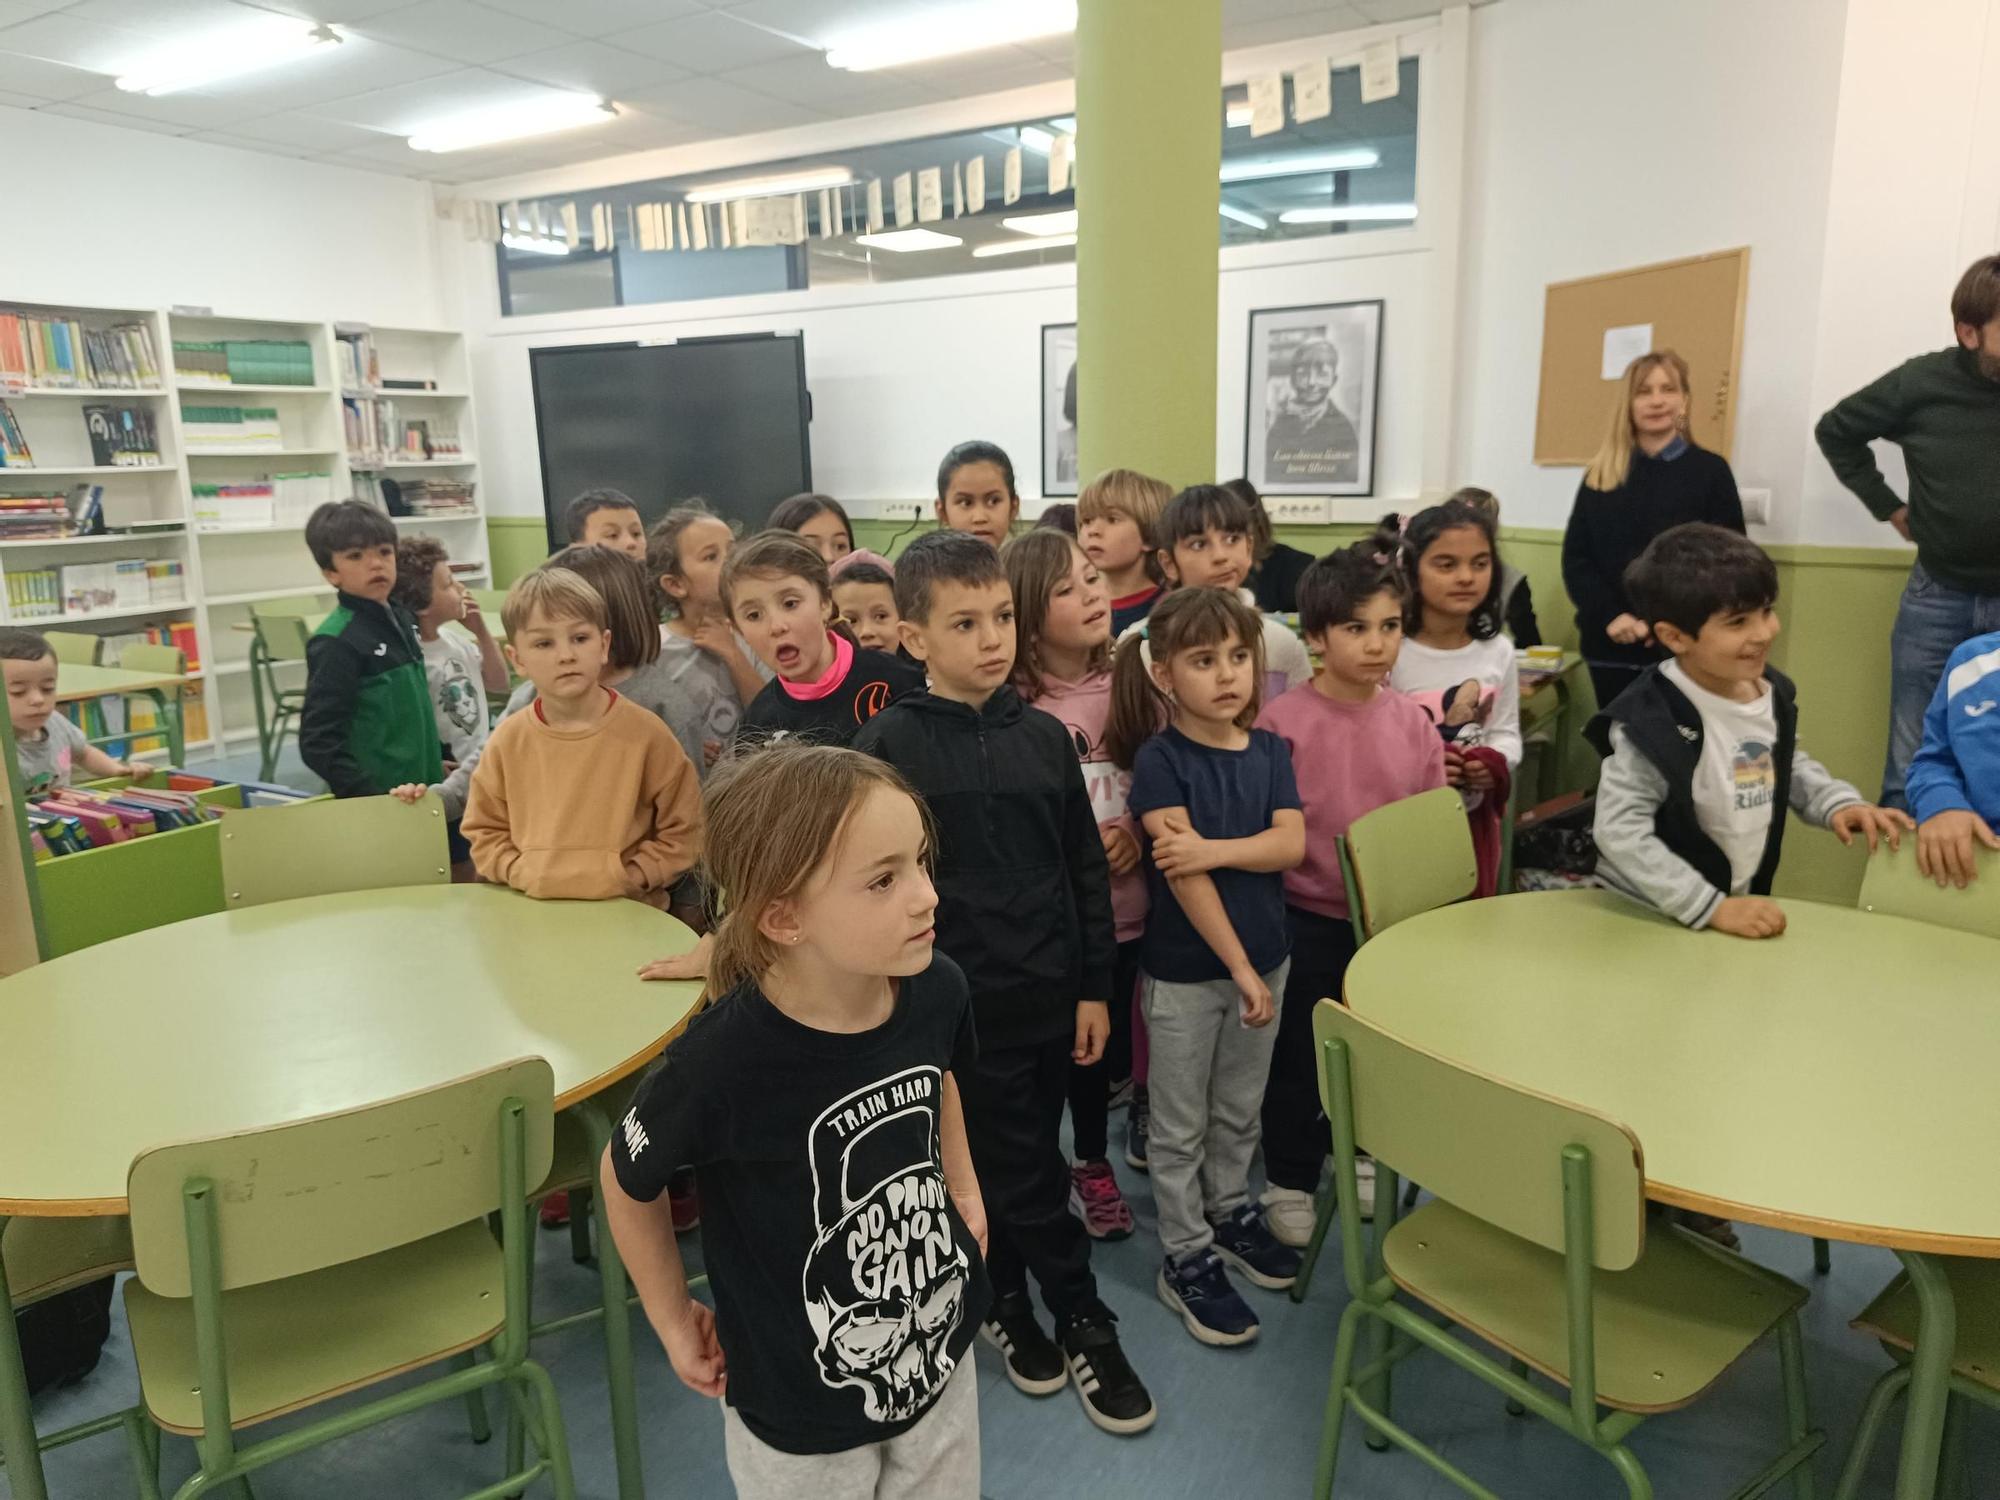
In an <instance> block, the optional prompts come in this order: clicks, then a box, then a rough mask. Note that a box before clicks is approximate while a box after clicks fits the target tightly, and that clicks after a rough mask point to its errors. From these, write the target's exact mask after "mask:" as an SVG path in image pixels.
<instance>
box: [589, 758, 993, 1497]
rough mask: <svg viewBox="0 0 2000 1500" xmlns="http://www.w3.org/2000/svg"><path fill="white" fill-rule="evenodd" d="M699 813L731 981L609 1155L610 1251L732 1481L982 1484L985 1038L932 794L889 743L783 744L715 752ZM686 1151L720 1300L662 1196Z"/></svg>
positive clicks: (747, 1487)
mask: <svg viewBox="0 0 2000 1500" xmlns="http://www.w3.org/2000/svg"><path fill="white" fill-rule="evenodd" d="M704 815H705V819H706V822H707V825H708V827H709V828H710V829H711V830H713V833H714V837H713V838H712V839H711V840H710V842H709V855H708V860H707V871H708V874H709V878H710V883H711V884H712V885H713V886H714V887H715V888H716V889H717V890H722V891H727V892H728V893H729V907H728V911H727V913H726V914H725V915H724V917H723V919H722V925H721V927H720V929H719V930H718V933H717V941H716V943H715V947H714V957H713V961H712V963H711V965H710V967H709V969H708V984H709V990H710V992H711V993H713V994H717V995H719V996H721V998H720V999H719V1000H717V1001H716V1002H715V1003H714V1004H712V1005H710V1006H709V1007H708V1008H707V1009H706V1010H705V1011H703V1012H701V1013H700V1014H699V1015H697V1016H696V1017H695V1018H694V1019H693V1020H692V1021H691V1022H690V1023H689V1024H688V1028H687V1031H686V1033H685V1034H684V1035H682V1036H681V1037H680V1038H679V1039H678V1040H676V1041H675V1042H674V1043H673V1044H672V1045H670V1046H669V1047H668V1048H667V1050H666V1053H665V1054H664V1056H662V1058H661V1059H660V1062H659V1065H658V1066H657V1067H656V1068H655V1069H654V1070H653V1073H652V1076H651V1077H650V1078H649V1079H648V1080H647V1081H646V1083H645V1085H644V1087H643V1088H641V1090H640V1092H639V1096H638V1099H637V1101H636V1102H635V1103H634V1104H633V1106H632V1109H631V1111H630V1113H628V1114H627V1115H626V1116H625V1119H624V1122H623V1125H622V1128H621V1129H620V1130H619V1131H618V1132H616V1133H615V1134H614V1135H613V1137H612V1140H611V1144H610V1145H609V1147H607V1148H606V1150H605V1153H604V1159H603V1170H602V1172H601V1173H600V1174H599V1175H600V1179H601V1181H602V1183H603V1191H604V1209H605V1215H606V1217H607V1219H608V1220H609V1222H610V1225H611V1232H612V1235H613V1238H614V1239H615V1240H616V1241H617V1244H618V1250H619V1254H620V1255H621V1257H622V1258H623V1259H624V1261H625V1267H626V1270H627V1271H628V1272H629V1273H630V1274H631V1277H632V1282H633V1285H634V1286H636V1287H637V1288H638V1291H639V1296H640V1300H641V1301H642V1302H643V1303H644V1305H645V1309H646V1315H647V1317H648V1318H649V1319H650V1320H651V1321H652V1325H653V1329H654V1331H655V1332H656V1333H657V1334H658V1335H659V1339H660V1342H661V1344H662V1345H663V1346H665V1348H666V1351H667V1358H668V1359H669V1361H670V1362H671V1363H672V1365H673V1367H674V1373H675V1374H677V1375H679V1376H680V1378H681V1380H682V1382H683V1383H684V1384H686V1385H687V1386H688V1387H689V1388H690V1389H692V1390H694V1391H695V1392H697V1393H698V1394H700V1395H703V1396H712V1397H713V1396H720V1397H722V1398H723V1400H724V1403H725V1404H724V1406H723V1418H722V1420H723V1441H724V1446H725V1449H726V1451H727V1455H728V1463H729V1476H730V1478H731V1479H732V1480H733V1481H735V1486H736V1494H737V1495H738V1497H740V1500H795V1497H798V1496H802V1495H812V1496H814V1497H816V1500H885V1497H896V1500H918V1497H922V1500H930V1497H937V1500H978V1496H979V1394H978V1379H979V1377H978V1372H977V1370H975V1369H974V1368H973V1363H972V1361H971V1360H970V1359H968V1358H967V1357H966V1356H967V1354H968V1353H969V1351H970V1349H971V1345H972V1336H973V1330H974V1329H976V1328H978V1326H979V1322H980V1319H981V1318H982V1317H983V1316H984V1315H985V1310H986V1305H987V1301H988V1296H989V1294H988V1291H987V1286H986V1275H985V1270H984V1267H983V1265H982V1262H981V1259H980V1256H981V1252H982V1251H983V1250H984V1249H985V1245H986V1233H987V1231H986V1213H985V1209H984V1207H983V1205H982V1204H981V1201H980V1185H979V1182H978V1180H977V1179H976V1178H975V1176H974V1175H973V1170H972V1162H971V1158H970V1155H969V1153H968V1151H967V1149H966V1140H965V1137H966V1129H965V1114H964V1109H963V1107H962V1105H961V1103H960V1098H961V1092H962V1091H966V1090H969V1089H970V1088H971V1073H972V1070H973V1056H974V1051H975V1046H974V1041H973V1031H972V1017H971V1011H970V1009H969V1008H968V1006H967V1003H966V987H965V978H964V976H963V975H962V974H960V973H959V970H958V967H957V965H955V964H954V963H953V962H952V961H951V960H950V959H949V958H947V957H945V955H944V954H943V952H942V951H940V950H939V949H938V948H936V947H935V946H934V942H933V931H932V926H931V923H932V916H933V913H934V912H935V911H936V909H937V904H938V902H937V893H936V892H935V891H934V890H933V889H932V887H931V882H930V876H929V873H928V870H927V866H928V864H929V862H930V854H931V848H932V842H931V839H930V838H929V836H928V827H927V820H926V818H925V815H924V810H923V805H922V804H921V803H920V802H918V801H917V800H916V798H915V797H914V796H912V795H911V792H910V789H909V787H908V786H907V785H906V784H905V783H904V782H903V779H902V778H901V777H899V776H898V775H897V774H896V773H895V772H894V771H893V770H891V769H890V768H889V767H887V766H885V765H883V764H881V762H879V761H875V760H871V759H869V758H868V757H867V756H863V755H856V754H854V753H853V752H852V751H850V750H837V749H832V748H828V747H823V746H808V745H803V744H792V745H778V746H773V747H771V748H769V749H765V750H759V751H756V752H754V753H751V754H746V755H742V756H738V757H735V758H733V759H732V760H731V761H730V763H729V764H728V765H727V766H725V767H723V768H722V769H721V770H720V771H719V772H718V773H717V775H716V776H715V777H714V779H713V780H711V781H710V783H709V785H708V791H707V798H706V807H705V809H704ZM747 1101H755V1105H754V1107H751V1108H746V1107H744V1106H745V1104H746V1102H747ZM684 1161H691V1162H693V1163H694V1164H695V1169H696V1174H697V1177H698V1179H699V1182H700V1186H701V1191H702V1196H703V1197H704V1199H705V1200H706V1201H707V1204H708V1213H707V1216H706V1217H705V1218H704V1220H703V1222H702V1247H703V1251H704V1260H705V1262H706V1264H707V1265H708V1267H709V1284H710V1288H711V1290H712V1291H713V1293H714V1299H715V1306H714V1310H713V1311H711V1310H710V1309H709V1308H708V1307H706V1306H704V1305H703V1304H702V1303H700V1302H696V1301H695V1300H694V1299H693V1298H692V1297H690V1296H689V1294H688V1284H687V1272H686V1270H685V1268H684V1267H683V1265H682V1261H681V1253H680V1247H679V1246H678V1245H677V1244H676V1243H675V1241H674V1231H673V1227H672V1224H671V1222H670V1218H669V1215H668V1213H667V1210H666V1206H665V1205H664V1204H663V1203H662V1202H661V1197H662V1190H663V1189H665V1188H666V1186H667V1182H668V1178H669V1176H670V1175H671V1173H672V1171H673V1169H674V1168H675V1167H676V1166H677V1165H678V1164H680V1163H681V1162H684Z"/></svg>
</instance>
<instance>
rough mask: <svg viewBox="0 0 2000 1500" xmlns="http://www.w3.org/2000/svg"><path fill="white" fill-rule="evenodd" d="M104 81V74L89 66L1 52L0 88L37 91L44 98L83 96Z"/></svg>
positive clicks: (34, 92) (26, 91)
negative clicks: (45, 60)
mask: <svg viewBox="0 0 2000 1500" xmlns="http://www.w3.org/2000/svg"><path fill="white" fill-rule="evenodd" d="M105 81H106V80H105V77H104V75H103V74H102V73H93V72H91V71H89V70H88V69H86V68H73V67H70V66H69V65H67V64H65V63H56V62H43V61H42V60H41V59H40V58H38V57H16V56H14V55H13V54H12V53H10V52H0V89H6V90H8V91H9V92H11V93H17V94H36V95H39V96H40V97H42V98H44V99H80V98H82V97H83V96H84V95H85V94H94V93H96V92H97V91H98V90H99V89H101V88H103V87H104V84H105Z"/></svg>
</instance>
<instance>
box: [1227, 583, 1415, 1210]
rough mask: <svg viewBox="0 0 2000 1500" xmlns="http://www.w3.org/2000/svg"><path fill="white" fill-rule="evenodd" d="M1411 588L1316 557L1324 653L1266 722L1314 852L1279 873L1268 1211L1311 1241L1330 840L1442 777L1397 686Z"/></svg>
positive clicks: (1338, 903) (1328, 984) (1343, 930)
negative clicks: (1392, 684) (1316, 1041)
mask: <svg viewBox="0 0 2000 1500" xmlns="http://www.w3.org/2000/svg"><path fill="white" fill-rule="evenodd" d="M1407 603H1408V587H1407V585H1406V583H1405V582H1404V579H1403V575H1402V574H1401V573H1400V572H1399V571H1398V570H1397V568H1396V566H1395V565H1394V564H1393V563H1392V562H1389V561H1388V560H1386V559H1385V558H1384V557H1382V556H1381V555H1379V554H1378V553H1377V552H1376V551H1375V549H1374V547H1373V545H1372V544H1370V543H1364V544H1363V545H1361V546H1359V547H1355V548H1352V549H1349V550H1347V551H1344V552H1335V553H1331V554H1329V555H1328V556H1326V557H1323V558H1321V559H1320V560H1319V561H1317V562H1315V563H1314V564H1313V565H1312V566H1311V567H1310V568H1307V569H1306V571H1305V576H1304V577H1302V578H1301V579H1300V580H1299V616H1300V619H1299V623H1300V626H1301V627H1302V628H1303V629H1304V631H1305V636H1306V642H1307V644H1308V645H1310V646H1311V647H1312V649H1313V650H1314V651H1315V652H1316V653H1318V656H1319V663H1320V665H1319V671H1318V673H1317V674H1316V675H1315V676H1314V677H1313V680H1312V681H1311V682H1309V683H1307V684H1306V685H1305V686H1303V687H1296V688H1293V689H1292V690H1291V691H1290V692H1289V693H1286V694H1284V695H1283V696H1281V697H1279V698H1277V699H1275V700H1274V701H1272V702H1271V703H1270V704H1268V705H1266V707H1265V709H1264V713H1263V717H1261V718H1260V719H1258V721H1257V723H1258V726H1259V727H1260V728H1263V729H1268V730H1270V731H1271V732H1272V733H1273V734H1275V735H1277V737H1278V738H1279V739H1281V740H1283V741H1284V742H1285V745H1286V747H1287V749H1289V750H1290V752H1291V756H1292V765H1293V767H1294V769H1295V771H1296V774H1297V778H1298V784H1299V800H1300V802H1302V803H1303V804H1304V806H1305V820H1306V857H1305V858H1304V859H1303V860H1302V861H1300V863H1299V865H1298V867H1297V868H1296V869H1291V870H1287V871H1286V872H1285V925H1286V928H1287V930H1288V931H1289V932H1290V934H1291V939H1292V969H1291V973H1290V974H1289V975H1288V976H1287V978H1286V981H1285V1003H1284V1007H1283V1009H1282V1010H1281V1011H1280V1012H1279V1016H1278V1040H1277V1046H1276V1049H1275V1050H1274V1052H1273V1053H1272V1056H1271V1082H1270V1085H1269V1086H1268V1087H1267V1088H1266V1089H1265V1091H1264V1111H1263V1123H1264V1179H1265V1182H1266V1183H1267V1184H1268V1186H1267V1188H1266V1190H1265V1193H1264V1200H1263V1202H1264V1219H1265V1222H1266V1223H1267V1224H1269V1225H1270V1228H1271V1233H1272V1234H1273V1235H1275V1236H1276V1237H1277V1238H1278V1241H1279V1242H1280V1243H1281V1244H1286V1245H1291V1246H1294V1247H1302V1246H1304V1245H1306V1244H1307V1243H1309V1242H1310V1241H1311V1239H1312V1231H1313V1194H1314V1193H1315V1192H1316V1191H1318V1189H1319V1180H1320V1173H1321V1171H1322V1170H1323V1168H1324V1166H1325V1163H1326V1155H1327V1128H1326V1118H1325V1116H1324V1115H1322V1114H1321V1113H1320V1099H1319V1059H1318V1057H1317V1056H1316V1055H1315V1052H1314V1048H1313V1032H1312V1008H1313V1006H1314V1005H1316V1004H1317V1003H1318V1002H1319V1001H1320V1000H1321V999H1322V998H1324V997H1325V996H1328V995H1333V996H1338V995H1339V994H1340V993H1341V982H1342V980H1343V979H1344V978H1345V976H1346V974H1347V963H1348V960H1349V959H1351V958H1352V957H1353V956H1354V928H1353V924H1352V923H1351V922H1350V920H1349V915H1348V893H1347V889H1346V886H1345V885H1344V884H1343V883H1342V881H1341V878H1340V858H1339V855H1338V854H1337V853H1336V852H1335V845H1334V840H1335V839H1337V838H1339V837H1340V836H1342V835H1343V834H1345V833H1346V832H1347V829H1348V826H1349V825H1350V824H1351V823H1353V821H1354V820H1355V819H1356V818H1358V817H1360V816H1361V815H1362V814H1363V813H1367V812H1373V811H1374V810H1375V809H1376V808H1378V807H1381V806H1383V805H1384V804H1385V803H1389V802H1396V801H1400V800H1401V799H1402V798H1404V797H1414V796H1416V794H1417V793H1419V792H1425V791H1429V790H1430V789H1431V788H1432V787H1440V786H1443V785H1444V784H1445V747H1444V741H1443V740H1442V739H1441V738H1439V736H1438V732H1437V730H1436V729H1435V728H1434V727H1432V724H1431V720H1430V715H1428V714H1427V713H1425V712H1424V711H1423V709H1421V708H1419V707H1418V706H1417V705H1416V704H1415V703H1412V702H1411V701H1410V700H1409V699H1408V698H1405V697H1404V696H1403V695H1402V694H1401V693H1396V692H1391V691H1390V690H1389V681H1390V676H1391V674H1392V673H1393V672H1394V671H1395V669H1396V662H1397V655H1398V650H1399V648H1400V649H1401V650H1408V649H1409V646H1408V643H1407V642H1406V641H1405V640H1404V638H1403V621H1404V611H1405V608H1406V606H1407ZM1355 1171H1356V1179H1357V1180H1356V1183H1355V1190H1356V1191H1355V1197H1356V1204H1355V1206H1356V1207H1357V1208H1358V1209H1360V1211H1361V1212H1362V1213H1363V1214H1364V1215H1368V1214H1372V1213H1373V1212H1374V1207H1375V1164H1374V1163H1373V1162H1372V1161H1368V1160H1366V1159H1362V1160H1359V1161H1357V1162H1356V1163H1355Z"/></svg>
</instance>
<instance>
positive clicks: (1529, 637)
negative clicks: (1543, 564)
mask: <svg viewBox="0 0 2000 1500" xmlns="http://www.w3.org/2000/svg"><path fill="white" fill-rule="evenodd" d="M1451 498H1452V499H1453V500H1458V501H1463V502H1464V503H1465V504H1467V505H1469V506H1471V507H1472V508H1473V509H1474V510H1476V511H1478V512H1479V513H1480V514H1481V515H1482V516H1484V517H1486V519H1487V521H1488V522H1489V523H1490V525H1491V528H1492V530H1493V532H1494V534H1495V535H1496V536H1497V535H1498V534H1499V531H1500V497H1499V496H1498V495H1496V494H1494V493H1493V491H1491V490H1482V489H1479V488H1478V487H1477V486H1475V485H1466V486H1465V487H1464V488H1462V489H1459V490H1455V491H1453V493H1452V497H1451ZM1495 571H1496V572H1498V573H1499V575H1500V623H1501V624H1503V625H1505V626H1506V627H1507V634H1508V635H1510V636H1512V637H1513V639H1514V644H1515V645H1516V646H1519V647H1520V648H1521V649H1522V650H1523V651H1525V650H1527V649H1528V648H1529V647H1530V646H1539V645H1541V643H1542V627H1541V622H1540V621H1538V620H1537V619H1536V618H1535V594H1534V590H1532V589H1531V588H1529V587H1528V575H1527V574H1526V573H1523V572H1522V571H1521V570H1520V569H1519V568H1517V567H1514V566H1513V565H1512V564H1511V563H1506V562H1502V563H1500V564H1499V565H1498V567H1497V568H1496V569H1495Z"/></svg>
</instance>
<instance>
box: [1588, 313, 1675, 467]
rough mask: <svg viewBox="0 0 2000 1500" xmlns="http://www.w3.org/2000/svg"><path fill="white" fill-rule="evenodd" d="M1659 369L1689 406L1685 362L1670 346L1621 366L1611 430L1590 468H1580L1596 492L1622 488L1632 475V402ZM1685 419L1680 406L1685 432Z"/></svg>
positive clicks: (1634, 444)
mask: <svg viewBox="0 0 2000 1500" xmlns="http://www.w3.org/2000/svg"><path fill="white" fill-rule="evenodd" d="M1660 369H1664V370H1667V371H1668V372H1670V373H1671V374H1672V375H1673V377H1674V379H1676V380H1678V381H1679V382H1680V386H1681V395H1682V396H1683V397H1685V398H1686V400H1687V402H1688V404H1689V405H1692V404H1693V401H1694V385H1693V379H1692V377H1691V376H1690V375H1689V374H1688V362H1687V361H1686V360H1684V359H1682V358H1681V357H1680V355H1678V354H1676V353H1675V352H1674V351H1673V350H1671V349H1655V350H1654V351H1653V352H1652V353H1651V354H1642V355H1640V356H1639V357H1638V358H1637V359H1635V360H1633V361H1632V363H1631V364H1629V365H1627V366H1626V367H1625V378H1624V379H1623V380H1621V381H1619V382H1618V404H1617V406H1616V407H1614V408H1613V409H1612V412H1611V429H1610V431H1608V432H1606V433H1605V435H1604V441H1603V442H1602V443H1601V444H1599V445H1598V449H1597V455H1596V456H1595V457H1594V458H1592V459H1591V461H1590V467H1589V468H1587V469H1585V470H1584V471H1583V482H1584V483H1585V484H1587V485H1589V486H1590V488H1592V489H1594V490H1597V491H1598V492H1600V493H1604V492H1608V491H1610V490H1615V489H1622V488H1623V487H1624V484H1625V481H1626V480H1627V479H1630V478H1631V477H1632V450H1633V449H1634V448H1637V447H1638V446H1639V439H1638V435H1637V434H1636V433H1635V432H1634V431H1633V428H1632V403H1633V402H1634V401H1636V400H1637V399H1638V398H1639V387H1640V386H1642V385H1644V384H1645V383H1646V377H1647V376H1648V375H1650V374H1652V373H1653V371H1655V370H1660ZM1687 421H1688V414H1687V410H1686V408H1685V407H1683V409H1682V411H1681V431H1682V432H1683V433H1685V432H1686V431H1687Z"/></svg>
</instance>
